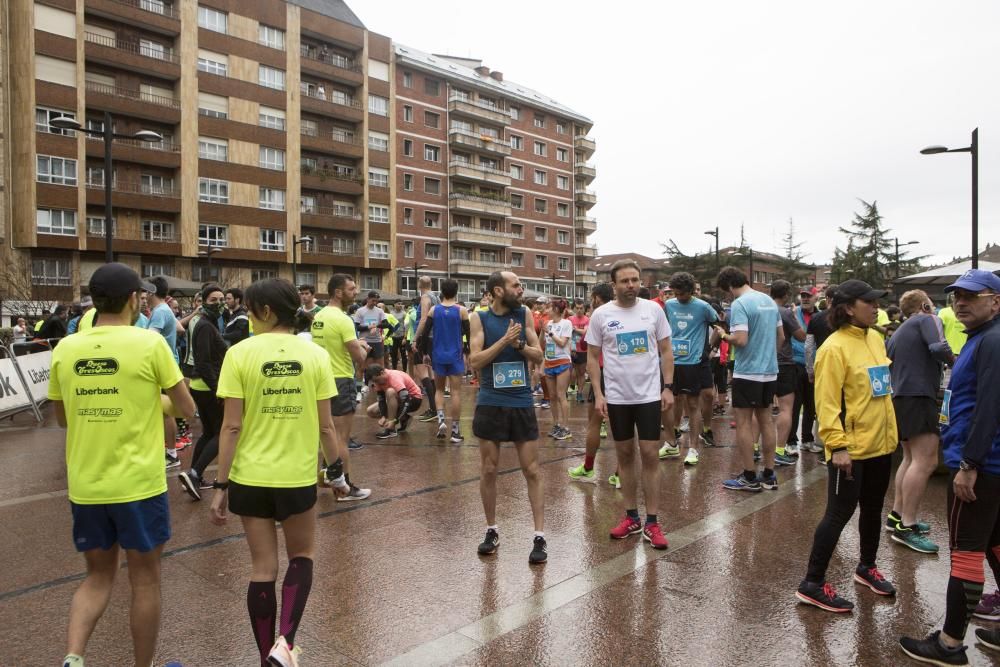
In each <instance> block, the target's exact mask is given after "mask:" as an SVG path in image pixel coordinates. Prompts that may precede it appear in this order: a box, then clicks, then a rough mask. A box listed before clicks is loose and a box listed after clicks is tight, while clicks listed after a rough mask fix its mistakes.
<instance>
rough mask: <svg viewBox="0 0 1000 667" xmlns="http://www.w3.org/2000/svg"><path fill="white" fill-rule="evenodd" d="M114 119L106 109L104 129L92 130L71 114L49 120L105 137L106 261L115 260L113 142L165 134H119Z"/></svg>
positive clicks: (62, 127) (157, 138)
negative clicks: (113, 242)
mask: <svg viewBox="0 0 1000 667" xmlns="http://www.w3.org/2000/svg"><path fill="white" fill-rule="evenodd" d="M113 120H114V119H113V118H112V117H111V112H109V111H105V112H104V129H103V130H91V129H90V128H87V127H84V126H83V125H81V124H80V121H78V120H77V119H75V118H70V117H69V116H56V117H55V118H53V119H52V120H50V121H49V125H51V126H52V127H54V128H57V129H60V130H74V131H76V132H83V133H84V134H89V135H92V136H100V137H103V138H104V261H105V262H108V263H111V262H113V261H115V255H114V250H113V249H112V241H113V239H114V232H113V231H112V229H111V227H112V224H113V223H112V216H113V211H112V208H111V181H112V180H113V178H114V172H113V171H112V167H113V163H112V161H111V144H112V142H113V140H115V139H138V140H139V141H148V142H150V143H155V142H158V141H163V136H162V135H160V134H157V133H156V132H153V131H152V130H139V131H138V132H136V133H134V134H118V133H116V132H115V131H114V130H113V129H112V125H113Z"/></svg>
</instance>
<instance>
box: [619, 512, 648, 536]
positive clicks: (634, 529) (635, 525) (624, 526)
mask: <svg viewBox="0 0 1000 667" xmlns="http://www.w3.org/2000/svg"><path fill="white" fill-rule="evenodd" d="M641 532H642V522H641V521H639V519H633V518H632V517H630V516H629V515H628V514H626V515H625V518H624V519H622V521H621V523H619V524H618V525H617V526H615V527H614V528H612V529H611V537H612V538H613V539H616V540H623V539H625V538H626V537H628V536H629V535H635V534H637V533H641Z"/></svg>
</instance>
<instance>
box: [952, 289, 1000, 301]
mask: <svg viewBox="0 0 1000 667" xmlns="http://www.w3.org/2000/svg"><path fill="white" fill-rule="evenodd" d="M951 295H952V298H954V299H955V301H972V300H973V299H978V298H982V297H994V296H1000V294H996V293H995V292H968V291H966V290H964V289H957V290H955V291H954V292H952V293H951Z"/></svg>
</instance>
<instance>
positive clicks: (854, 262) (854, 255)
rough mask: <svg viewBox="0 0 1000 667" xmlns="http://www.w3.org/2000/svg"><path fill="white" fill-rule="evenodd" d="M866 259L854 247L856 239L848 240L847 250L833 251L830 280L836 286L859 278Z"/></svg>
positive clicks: (837, 249) (836, 249)
mask: <svg viewBox="0 0 1000 667" xmlns="http://www.w3.org/2000/svg"><path fill="white" fill-rule="evenodd" d="M863 262H864V258H863V257H862V256H861V254H860V253H859V252H858V251H857V249H856V248H855V247H854V239H850V238H849V239H847V248H846V249H845V250H841V249H840V248H839V247H838V248H834V249H833V262H832V263H831V265H830V280H831V281H833V282H834V283H836V284H839V283H842V282H844V281H845V280H850V279H851V278H857V277H858V276H857V272H858V270H859V268H860V266H861V265H862V263H863Z"/></svg>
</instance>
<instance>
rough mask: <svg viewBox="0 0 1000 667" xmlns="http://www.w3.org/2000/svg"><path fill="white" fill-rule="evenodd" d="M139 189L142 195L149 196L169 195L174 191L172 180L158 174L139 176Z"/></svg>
mask: <svg viewBox="0 0 1000 667" xmlns="http://www.w3.org/2000/svg"><path fill="white" fill-rule="evenodd" d="M112 182H113V181H112ZM139 188H140V190H142V192H143V193H145V194H149V195H163V194H170V193H173V191H174V179H172V178H170V177H168V176H160V175H159V174H141V175H140V176H139Z"/></svg>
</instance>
